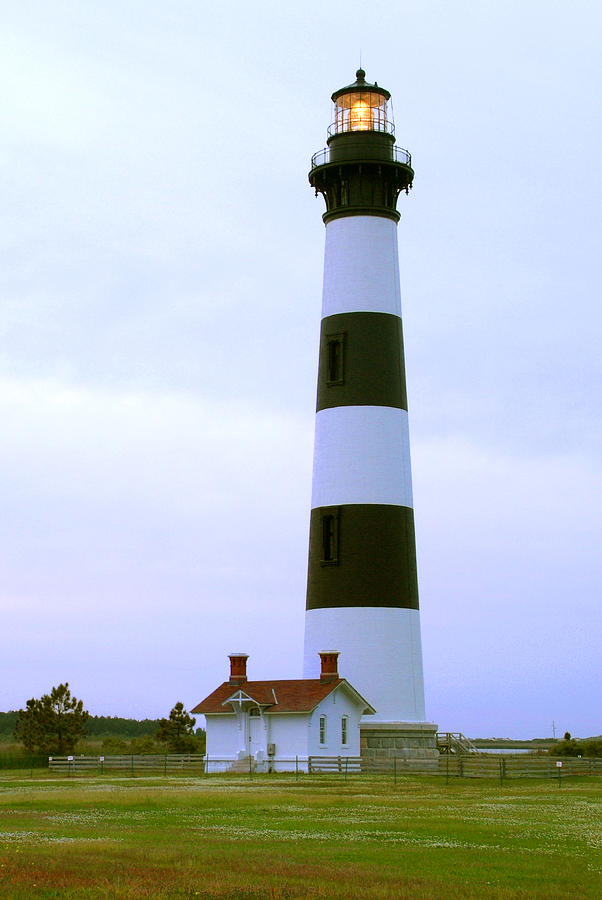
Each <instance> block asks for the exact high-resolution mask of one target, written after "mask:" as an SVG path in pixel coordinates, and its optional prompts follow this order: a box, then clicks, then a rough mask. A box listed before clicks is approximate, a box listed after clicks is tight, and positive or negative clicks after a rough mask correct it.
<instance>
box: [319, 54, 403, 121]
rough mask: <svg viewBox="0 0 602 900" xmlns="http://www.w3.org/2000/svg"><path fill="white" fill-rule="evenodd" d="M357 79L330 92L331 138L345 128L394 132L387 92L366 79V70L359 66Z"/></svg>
mask: <svg viewBox="0 0 602 900" xmlns="http://www.w3.org/2000/svg"><path fill="white" fill-rule="evenodd" d="M355 75H356V81H355V82H354V83H353V84H350V85H347V87H343V88H340V89H339V90H338V91H335V92H334V94H333V95H332V100H333V102H334V121H333V123H332V125H331V126H330V128H329V129H328V134H329V136H330V137H332V136H333V135H336V134H341V133H343V132H348V131H355V132H358V131H384V132H387V133H389V134H393V133H394V131H395V128H394V125H393V117H392V114H391V110H390V104H389V100H390V97H391V95H390V94H389V92H388V91H386V90H384V88H381V87H379V86H378V84H376V83H375V84H369V83H367V82H366V73H365V72H364V70H363V69H358V70H357V72H356V73H355Z"/></svg>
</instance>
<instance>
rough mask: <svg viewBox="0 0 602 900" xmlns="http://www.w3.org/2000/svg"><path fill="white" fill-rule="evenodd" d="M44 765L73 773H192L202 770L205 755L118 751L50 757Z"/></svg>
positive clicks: (203, 768)
mask: <svg viewBox="0 0 602 900" xmlns="http://www.w3.org/2000/svg"><path fill="white" fill-rule="evenodd" d="M48 768H49V769H52V770H53V771H58V772H65V773H66V774H68V775H75V774H77V773H84V772H88V773H99V772H100V773H103V772H116V771H117V772H123V773H128V772H130V773H134V772H137V773H143V772H151V771H152V772H164V773H167V772H174V771H178V772H190V773H191V774H192V773H193V772H195V773H199V772H201V773H203V772H204V771H205V757H204V756H203V755H202V754H201V753H168V754H163V755H159V754H155V755H148V756H144V755H142V754H136V753H134V754H130V753H126V754H122V755H120V756H50V757H49V758H48Z"/></svg>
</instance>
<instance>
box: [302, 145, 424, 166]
mask: <svg viewBox="0 0 602 900" xmlns="http://www.w3.org/2000/svg"><path fill="white" fill-rule="evenodd" d="M391 149H392V153H393V156H392V161H393V162H398V163H402V164H403V165H404V166H411V165H412V155H411V153H410V151H409V150H404V149H403V147H398V146H397V145H395V146H394V147H392V148H391ZM329 162H330V147H324V149H323V150H318V152H317V153H314V155H313V156H312V158H311V167H312V169H315V168H316V166H326V165H328V163H329Z"/></svg>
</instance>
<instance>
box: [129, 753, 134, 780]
mask: <svg viewBox="0 0 602 900" xmlns="http://www.w3.org/2000/svg"><path fill="white" fill-rule="evenodd" d="M130 772H131V774H132V777H133V776H134V754H133V753H131V754H130Z"/></svg>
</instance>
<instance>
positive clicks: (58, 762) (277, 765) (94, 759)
mask: <svg viewBox="0 0 602 900" xmlns="http://www.w3.org/2000/svg"><path fill="white" fill-rule="evenodd" d="M48 767H49V768H50V769H51V771H53V772H62V773H64V774H66V775H78V774H81V775H84V774H103V773H105V772H107V773H109V772H113V773H121V774H124V775H128V774H130V775H137V774H138V775H142V774H150V773H155V774H157V773H162V774H165V775H166V774H167V773H168V772H169V773H170V774H174V773H178V772H179V773H182V774H190V775H203V776H206V775H219V774H231V775H240V776H243V777H244V776H247V775H248V776H249V777H250V778H252V777H253V776H254V775H255V774H260V773H268V772H274V773H289V774H290V773H295V774H296V775H297V776H299V774H300V773H301V774H303V773H308V774H311V775H344V776H345V778H346V777H347V775H359V774H364V775H387V774H389V775H393V777H394V778H397V776H398V775H403V774H413V775H435V776H437V775H443V776H445V777H446V779H449V778H498V777H499V778H500V780H503V779H504V778H558V779H562V778H563V777H567V776H572V775H602V758H594V757H591V758H587V757H584V758H580V757H572V756H565V757H562V758H558V757H551V756H535V755H533V756H530V755H526V754H520V755H516V756H511V755H509V754H503V755H498V756H495V755H493V754H491V753H483V754H480V753H467V754H465V755H459V754H447V753H445V754H441V755H440V756H439V757H438V758H436V759H434V760H421V759H413V758H407V759H404V758H402V757H397V758H395V759H390V758H382V759H362V758H361V757H359V756H349V757H346V756H309V757H291V758H287V759H283V758H277V759H274V760H270V759H267V760H266V759H262V760H255V759H254V758H253V757H248V756H247V757H243V758H241V759H231V758H230V759H227V758H224V757H209V756H202V755H201V754H200V753H196V754H175V753H171V754H167V755H149V756H143V755H137V754H133V755H132V754H127V755H126V754H123V755H120V756H60V757H56V756H55V757H51V758H50V759H49V760H48Z"/></svg>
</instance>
